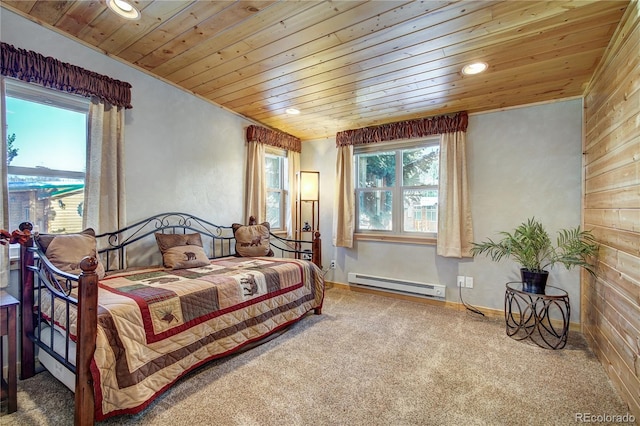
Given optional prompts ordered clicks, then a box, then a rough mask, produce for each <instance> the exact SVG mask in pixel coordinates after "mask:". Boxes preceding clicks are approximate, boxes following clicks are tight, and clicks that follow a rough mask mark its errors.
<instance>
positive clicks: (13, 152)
mask: <svg viewBox="0 0 640 426" xmlns="http://www.w3.org/2000/svg"><path fill="white" fill-rule="evenodd" d="M15 141H16V134H15V133H12V134H10V135H7V166H8V165H9V164H11V161H13V159H14V158H16V157H17V156H18V148H14V146H13V143H14V142H15Z"/></svg>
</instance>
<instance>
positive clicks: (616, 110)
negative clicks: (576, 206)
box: [581, 0, 640, 420]
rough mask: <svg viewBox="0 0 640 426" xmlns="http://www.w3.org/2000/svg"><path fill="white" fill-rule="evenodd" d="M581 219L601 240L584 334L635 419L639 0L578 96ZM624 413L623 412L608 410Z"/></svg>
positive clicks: (639, 307)
mask: <svg viewBox="0 0 640 426" xmlns="http://www.w3.org/2000/svg"><path fill="white" fill-rule="evenodd" d="M583 213H584V224H585V228H586V229H592V230H593V232H594V234H595V235H596V237H597V239H598V240H599V242H600V245H601V246H600V251H599V256H598V273H597V278H595V279H594V278H591V277H589V276H588V275H587V274H583V276H582V292H581V294H582V301H581V302H582V303H581V306H582V327H583V332H584V334H585V336H586V338H587V340H588V342H589V344H590V346H591V348H592V349H593V351H594V352H595V354H596V355H597V357H598V358H599V359H600V361H601V362H602V364H603V365H604V367H605V370H606V371H607V374H608V375H609V377H610V379H611V381H612V382H613V384H614V386H615V387H616V388H617V389H618V391H619V393H620V395H621V396H622V398H623V399H624V400H625V401H626V402H627V403H628V405H629V409H630V412H631V414H633V415H634V416H635V418H636V420H639V419H640V3H639V2H638V1H637V0H634V1H632V2H631V3H630V4H629V7H628V10H627V11H626V13H625V16H624V18H623V21H622V22H621V24H620V26H619V27H618V29H617V32H616V35H615V36H614V37H613V38H612V40H611V43H610V45H609V49H608V51H607V54H606V55H605V57H604V59H603V61H602V64H601V66H600V68H599V69H598V71H597V73H596V76H595V78H594V79H593V80H592V83H591V85H590V87H588V88H587V92H586V97H585V140H584V204H583ZM611 414H624V413H611Z"/></svg>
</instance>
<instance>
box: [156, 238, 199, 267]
mask: <svg viewBox="0 0 640 426" xmlns="http://www.w3.org/2000/svg"><path fill="white" fill-rule="evenodd" d="M155 236H156V242H157V243H158V248H159V249H160V253H162V263H163V264H164V267H165V268H171V269H186V268H199V267H201V266H207V265H209V263H210V261H209V258H208V257H207V254H206V253H205V252H204V249H203V248H202V237H200V234H197V233H196V234H162V233H160V232H156V233H155Z"/></svg>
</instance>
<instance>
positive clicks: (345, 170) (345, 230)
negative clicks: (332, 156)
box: [333, 145, 355, 248]
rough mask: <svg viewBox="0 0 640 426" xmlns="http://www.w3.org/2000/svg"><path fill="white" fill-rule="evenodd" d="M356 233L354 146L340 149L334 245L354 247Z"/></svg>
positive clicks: (334, 207) (334, 219)
mask: <svg viewBox="0 0 640 426" xmlns="http://www.w3.org/2000/svg"><path fill="white" fill-rule="evenodd" d="M354 231H355V190H354V183H353V145H346V146H340V147H338V152H337V156H336V188H335V198H334V200H333V245H334V246H336V247H347V248H351V247H353V233H354Z"/></svg>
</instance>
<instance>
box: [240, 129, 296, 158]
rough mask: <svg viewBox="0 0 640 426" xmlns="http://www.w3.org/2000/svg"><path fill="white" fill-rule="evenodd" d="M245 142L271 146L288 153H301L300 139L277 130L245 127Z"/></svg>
mask: <svg viewBox="0 0 640 426" xmlns="http://www.w3.org/2000/svg"><path fill="white" fill-rule="evenodd" d="M247 141H249V142H260V143H263V144H265V145H271V146H275V147H278V148H282V149H286V150H289V151H295V152H300V151H302V143H301V142H300V139H298V138H296V137H295V136H291V135H289V134H287V133H283V132H279V131H277V130H271V129H267V128H266V127H261V126H253V125H252V126H249V127H247Z"/></svg>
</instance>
